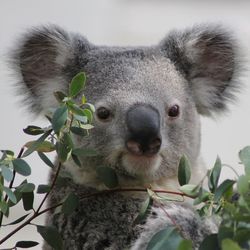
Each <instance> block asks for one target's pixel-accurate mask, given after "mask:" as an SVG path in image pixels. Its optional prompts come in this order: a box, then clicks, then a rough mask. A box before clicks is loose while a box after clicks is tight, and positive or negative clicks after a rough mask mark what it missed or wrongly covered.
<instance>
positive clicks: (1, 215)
mask: <svg viewBox="0 0 250 250" xmlns="http://www.w3.org/2000/svg"><path fill="white" fill-rule="evenodd" d="M23 151H24V147H22V148H21V149H20V151H19V153H18V156H17V158H21V157H22V154H23ZM15 177H16V171H15V170H13V176H12V179H11V181H10V184H9V188H10V189H11V188H12V187H13V184H14V181H15ZM7 200H8V195H7V194H6V195H5V197H4V201H5V202H7ZM2 222H3V212H0V227H1V226H2Z"/></svg>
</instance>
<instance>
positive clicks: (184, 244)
mask: <svg viewBox="0 0 250 250" xmlns="http://www.w3.org/2000/svg"><path fill="white" fill-rule="evenodd" d="M177 250H193V244H192V241H191V240H182V241H181V243H180V245H179V247H178V249H177Z"/></svg>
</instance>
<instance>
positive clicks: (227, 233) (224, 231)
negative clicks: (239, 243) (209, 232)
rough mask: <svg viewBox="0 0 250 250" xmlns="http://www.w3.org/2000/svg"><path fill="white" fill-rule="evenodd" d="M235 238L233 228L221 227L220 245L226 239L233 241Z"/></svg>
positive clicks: (219, 233)
mask: <svg viewBox="0 0 250 250" xmlns="http://www.w3.org/2000/svg"><path fill="white" fill-rule="evenodd" d="M233 237H234V229H233V228H231V227H225V226H220V228H219V232H218V241H219V244H220V245H221V243H222V241H223V240H224V239H227V238H230V239H232V238H233Z"/></svg>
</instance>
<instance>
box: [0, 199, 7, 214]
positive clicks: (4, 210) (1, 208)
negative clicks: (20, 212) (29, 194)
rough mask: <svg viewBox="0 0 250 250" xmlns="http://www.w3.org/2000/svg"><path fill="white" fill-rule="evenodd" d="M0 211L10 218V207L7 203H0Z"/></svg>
mask: <svg viewBox="0 0 250 250" xmlns="http://www.w3.org/2000/svg"><path fill="white" fill-rule="evenodd" d="M0 211H1V212H2V213H3V214H4V215H5V216H8V213H9V206H8V204H7V203H6V202H5V201H0Z"/></svg>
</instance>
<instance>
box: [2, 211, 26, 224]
mask: <svg viewBox="0 0 250 250" xmlns="http://www.w3.org/2000/svg"><path fill="white" fill-rule="evenodd" d="M28 215H29V214H25V215H23V216H22V217H20V218H18V219H16V220H14V221H12V222H11V223H8V224H5V225H4V226H10V225H15V224H18V223H20V222H22V221H23V220H24V219H25V218H26V217H27V216H28Z"/></svg>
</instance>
